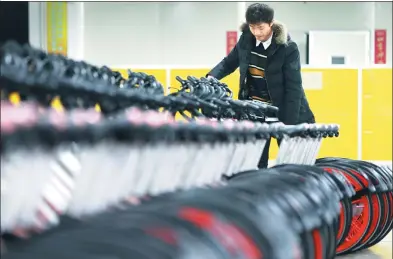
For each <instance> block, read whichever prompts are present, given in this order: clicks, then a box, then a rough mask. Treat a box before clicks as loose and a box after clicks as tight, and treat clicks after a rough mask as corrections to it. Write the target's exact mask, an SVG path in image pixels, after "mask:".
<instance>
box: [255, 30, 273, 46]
mask: <svg viewBox="0 0 393 259" xmlns="http://www.w3.org/2000/svg"><path fill="white" fill-rule="evenodd" d="M272 38H273V33H272V35H270V37H269V39H267V40H266V41H264V42H262V44H263V47H264V48H265V49H267V48H268V47H269V46H270V44H272ZM259 44H261V41H259V40H257V42H256V46H257V47H258V46H259Z"/></svg>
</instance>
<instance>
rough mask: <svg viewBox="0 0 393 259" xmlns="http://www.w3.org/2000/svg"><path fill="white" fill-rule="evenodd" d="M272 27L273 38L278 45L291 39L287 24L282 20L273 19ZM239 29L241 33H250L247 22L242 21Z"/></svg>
mask: <svg viewBox="0 0 393 259" xmlns="http://www.w3.org/2000/svg"><path fill="white" fill-rule="evenodd" d="M272 29H273V39H274V40H275V41H276V43H277V44H279V45H282V44H286V43H287V42H288V41H289V40H290V39H291V37H290V36H289V34H288V30H287V26H285V24H283V23H282V22H279V21H277V20H274V21H273V25H272ZM240 30H241V31H242V32H243V33H251V31H250V27H249V26H248V24H247V23H243V24H242V25H241V27H240Z"/></svg>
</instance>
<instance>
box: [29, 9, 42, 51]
mask: <svg viewBox="0 0 393 259" xmlns="http://www.w3.org/2000/svg"><path fill="white" fill-rule="evenodd" d="M45 4H46V3H43V2H29V42H30V44H31V45H32V46H33V47H36V48H42V49H46V26H45V23H46V19H45V18H46V15H45V10H46V9H45Z"/></svg>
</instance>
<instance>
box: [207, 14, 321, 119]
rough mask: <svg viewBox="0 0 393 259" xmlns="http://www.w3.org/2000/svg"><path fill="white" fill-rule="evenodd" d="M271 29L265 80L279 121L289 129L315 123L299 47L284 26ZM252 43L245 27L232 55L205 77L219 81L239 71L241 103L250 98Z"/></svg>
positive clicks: (276, 25) (253, 40)
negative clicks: (308, 98) (249, 75)
mask: <svg viewBox="0 0 393 259" xmlns="http://www.w3.org/2000/svg"><path fill="white" fill-rule="evenodd" d="M272 28H273V39H272V43H271V45H270V47H269V48H268V49H267V50H268V55H267V56H268V59H267V67H266V68H265V77H266V81H267V86H268V90H269V94H270V97H271V99H272V103H273V105H274V106H276V107H278V108H279V109H280V111H279V116H278V117H279V120H280V121H282V122H283V123H285V124H288V125H294V124H299V123H303V122H308V123H312V122H315V119H314V115H313V113H312V111H311V109H310V107H309V104H308V101H307V99H306V96H305V93H304V90H303V86H302V77H301V71H300V69H301V66H300V57H299V49H298V46H297V44H296V43H295V42H294V41H292V40H291V38H290V37H289V35H288V33H287V29H286V27H285V25H283V24H282V23H279V22H277V21H275V22H274V23H273V26H272ZM255 42H256V41H255V37H254V36H253V35H252V33H251V31H250V29H249V27H248V25H247V24H244V25H243V26H242V35H241V37H240V39H239V41H238V43H237V44H236V46H235V47H234V48H233V50H232V51H231V53H229V55H228V56H227V57H225V58H224V59H223V60H222V61H221V62H220V63H219V64H218V65H217V66H215V67H214V68H213V69H212V70H211V71H210V72H209V73H208V75H211V76H213V77H215V78H217V79H219V80H220V79H222V78H224V77H226V76H228V75H229V74H231V73H233V72H234V71H235V70H236V69H237V68H240V91H239V99H240V100H242V99H248V98H249V96H248V88H247V84H246V80H247V73H248V65H249V58H250V53H251V49H252V48H253V47H254V46H255Z"/></svg>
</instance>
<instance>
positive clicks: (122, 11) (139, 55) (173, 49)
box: [84, 2, 239, 65]
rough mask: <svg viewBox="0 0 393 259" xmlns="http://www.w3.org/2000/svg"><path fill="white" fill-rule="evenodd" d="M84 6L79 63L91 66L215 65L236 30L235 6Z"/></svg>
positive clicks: (86, 4)
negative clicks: (228, 35)
mask: <svg viewBox="0 0 393 259" xmlns="http://www.w3.org/2000/svg"><path fill="white" fill-rule="evenodd" d="M84 5H85V6H84V10H85V11H84V19H85V20H84V26H85V27H84V57H85V59H86V60H88V61H89V62H92V63H96V64H106V65H127V64H138V65H152V64H155V65H196V64H199V65H201V64H202V65H203V64H209V65H210V64H214V63H216V62H218V61H219V60H220V59H222V58H223V56H224V55H225V49H226V48H225V46H226V41H225V40H226V38H225V37H226V31H228V30H237V29H238V26H239V22H238V17H237V15H238V11H237V6H238V5H237V3H236V2H210V3H203V2H138V3H131V2H129V3H127V2H113V3H108V2H107V3H104V2H85V3H84Z"/></svg>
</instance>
